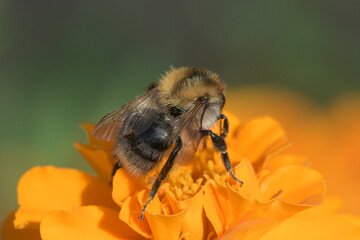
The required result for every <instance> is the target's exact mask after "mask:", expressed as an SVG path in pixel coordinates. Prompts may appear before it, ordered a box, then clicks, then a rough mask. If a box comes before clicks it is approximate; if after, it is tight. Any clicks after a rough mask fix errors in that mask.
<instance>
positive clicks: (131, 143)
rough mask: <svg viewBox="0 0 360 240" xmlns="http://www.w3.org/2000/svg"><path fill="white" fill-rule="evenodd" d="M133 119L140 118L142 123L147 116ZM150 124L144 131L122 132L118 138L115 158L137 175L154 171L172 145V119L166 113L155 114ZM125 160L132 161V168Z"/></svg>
mask: <svg viewBox="0 0 360 240" xmlns="http://www.w3.org/2000/svg"><path fill="white" fill-rule="evenodd" d="M132 117H133V118H136V119H137V118H138V117H140V119H138V120H140V121H143V120H145V119H142V118H145V116H136V115H135V116H132ZM150 122H151V125H150V126H149V127H148V128H147V129H146V130H144V131H139V132H132V133H129V134H127V135H123V134H122V133H121V132H120V133H118V136H117V140H116V150H115V157H116V158H117V159H119V161H120V163H121V164H122V165H124V166H126V167H125V168H127V169H129V170H130V169H131V171H132V172H134V173H136V174H146V173H147V172H149V171H150V170H152V169H153V168H154V167H155V166H156V165H157V164H158V163H159V162H160V161H161V160H162V157H163V154H164V151H166V150H168V149H169V148H170V146H171V144H172V142H171V140H172V138H173V127H172V125H171V117H170V116H169V115H168V114H166V113H159V114H154V116H153V118H152V119H151V120H150ZM120 159H122V161H121V160H120ZM125 159H126V160H127V159H131V163H130V164H131V165H130V166H129V163H128V162H127V161H126V160H125Z"/></svg>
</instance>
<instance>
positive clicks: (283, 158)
mask: <svg viewBox="0 0 360 240" xmlns="http://www.w3.org/2000/svg"><path fill="white" fill-rule="evenodd" d="M291 164H295V165H303V166H307V167H309V166H310V165H311V163H310V161H309V160H308V159H307V158H304V157H302V156H299V155H295V154H276V155H273V156H269V157H268V158H267V159H266V160H265V162H264V165H263V168H264V169H267V170H269V171H270V172H273V171H275V170H276V169H279V168H280V167H283V166H287V165H291Z"/></svg>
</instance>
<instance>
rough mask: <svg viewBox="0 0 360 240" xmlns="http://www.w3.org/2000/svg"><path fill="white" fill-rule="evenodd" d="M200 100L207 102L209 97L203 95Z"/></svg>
mask: <svg viewBox="0 0 360 240" xmlns="http://www.w3.org/2000/svg"><path fill="white" fill-rule="evenodd" d="M199 101H200V102H201V103H206V102H208V101H209V97H208V96H201V97H199Z"/></svg>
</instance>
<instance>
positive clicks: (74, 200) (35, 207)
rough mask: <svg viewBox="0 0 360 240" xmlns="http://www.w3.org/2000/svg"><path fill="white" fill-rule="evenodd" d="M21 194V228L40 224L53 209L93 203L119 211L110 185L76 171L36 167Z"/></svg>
mask: <svg viewBox="0 0 360 240" xmlns="http://www.w3.org/2000/svg"><path fill="white" fill-rule="evenodd" d="M17 192H18V203H19V205H20V208H19V209H18V211H17V212H16V214H15V216H16V219H15V221H14V224H15V227H17V228H23V227H25V226H26V225H29V224H35V225H36V224H38V223H39V222H40V221H41V219H42V218H43V216H44V215H45V214H46V213H48V212H49V211H52V210H67V209H71V208H72V207H74V206H82V205H92V204H94V205H102V206H107V207H110V208H114V209H116V208H117V206H116V205H115V204H114V202H113V201H112V198H111V186H110V185H109V184H108V183H106V182H104V181H102V180H100V179H98V178H96V177H94V176H91V175H89V174H87V173H84V172H81V171H78V170H75V169H67V168H55V167H52V166H48V167H34V168H32V169H30V170H29V171H27V172H26V173H25V174H24V175H23V176H22V177H21V178H20V180H19V184H18V188H17Z"/></svg>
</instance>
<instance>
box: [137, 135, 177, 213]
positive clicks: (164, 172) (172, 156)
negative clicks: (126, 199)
mask: <svg viewBox="0 0 360 240" xmlns="http://www.w3.org/2000/svg"><path fill="white" fill-rule="evenodd" d="M181 147H182V142H181V138H180V137H178V138H177V139H176V142H175V148H174V149H173V150H172V152H171V154H170V157H169V158H168V160H167V161H166V163H165V164H164V166H163V167H162V169H161V171H160V174H159V176H158V177H157V178H156V180H155V182H154V184H153V185H152V187H151V190H150V193H149V197H148V199H147V201H146V202H145V204H144V206H143V209H142V212H141V215H140V217H139V219H140V220H143V219H144V213H145V209H146V207H147V205H148V204H149V203H150V202H151V200H152V199H153V198H154V197H155V195H156V193H157V191H158V190H159V187H160V185H161V182H162V181H163V180H164V179H165V177H166V175H167V174H168V173H169V171H170V170H171V168H172V166H173V165H174V160H175V157H176V155H177V154H178V152H179V151H180V149H181Z"/></svg>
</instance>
